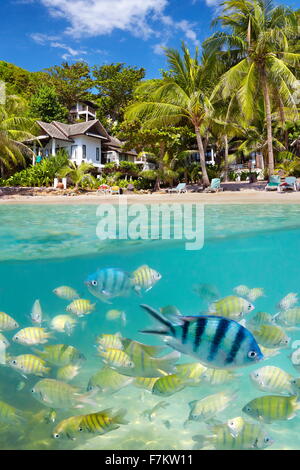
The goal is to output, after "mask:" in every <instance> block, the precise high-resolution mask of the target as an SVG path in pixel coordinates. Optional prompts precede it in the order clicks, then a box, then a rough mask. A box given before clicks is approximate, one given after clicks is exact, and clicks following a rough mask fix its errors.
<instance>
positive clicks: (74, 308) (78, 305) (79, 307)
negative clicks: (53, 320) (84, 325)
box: [66, 299, 96, 317]
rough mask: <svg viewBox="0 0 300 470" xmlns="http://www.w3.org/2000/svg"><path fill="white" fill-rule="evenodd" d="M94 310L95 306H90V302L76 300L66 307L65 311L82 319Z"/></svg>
mask: <svg viewBox="0 0 300 470" xmlns="http://www.w3.org/2000/svg"><path fill="white" fill-rule="evenodd" d="M95 308H96V304H91V302H90V300H86V299H76V300H73V302H72V303H70V304H69V305H68V306H67V308H66V310H67V312H71V313H73V314H74V315H76V316H77V317H83V316H84V315H88V314H90V313H92V312H93V311H94V310H95Z"/></svg>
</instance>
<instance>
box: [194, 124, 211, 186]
mask: <svg viewBox="0 0 300 470" xmlns="http://www.w3.org/2000/svg"><path fill="white" fill-rule="evenodd" d="M195 133H196V138H197V144H198V150H199V155H200V165H201V171H202V182H203V185H204V186H205V187H207V186H209V184H210V183H209V178H208V174H207V170H206V161H205V153H204V147H203V142H202V137H201V134H200V130H199V127H198V126H195Z"/></svg>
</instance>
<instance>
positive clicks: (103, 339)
mask: <svg viewBox="0 0 300 470" xmlns="http://www.w3.org/2000/svg"><path fill="white" fill-rule="evenodd" d="M96 344H97V345H98V347H99V348H100V349H107V348H112V349H123V343H122V336H121V333H116V334H114V335H110V334H102V335H99V336H97V337H96Z"/></svg>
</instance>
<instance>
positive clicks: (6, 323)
mask: <svg viewBox="0 0 300 470" xmlns="http://www.w3.org/2000/svg"><path fill="white" fill-rule="evenodd" d="M16 328H19V324H18V323H17V322H16V321H15V320H14V319H13V318H12V317H10V316H9V315H7V313H4V312H0V331H9V330H15V329H16Z"/></svg>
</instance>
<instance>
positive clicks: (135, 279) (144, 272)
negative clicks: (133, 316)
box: [131, 264, 162, 294]
mask: <svg viewBox="0 0 300 470" xmlns="http://www.w3.org/2000/svg"><path fill="white" fill-rule="evenodd" d="M161 278H162V276H161V274H160V273H159V272H157V271H155V269H152V268H150V267H149V266H147V265H146V264H145V265H143V266H140V267H139V268H138V269H136V270H135V271H134V272H133V273H132V276H131V281H132V284H133V288H134V290H135V291H136V292H137V293H138V294H140V293H141V291H142V290H145V292H148V291H149V290H150V289H152V287H153V286H154V285H155V284H156V283H157V282H158V281H159V280H160V279H161Z"/></svg>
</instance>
